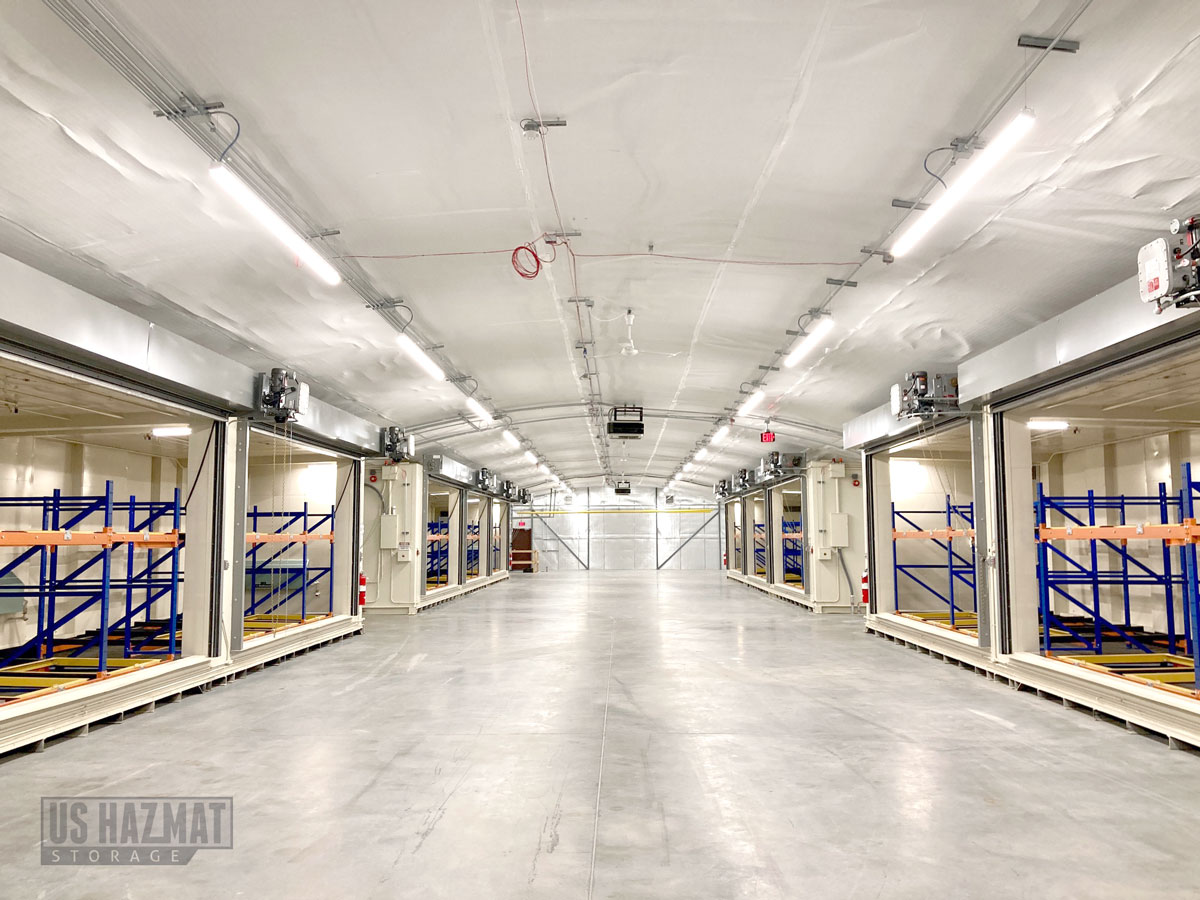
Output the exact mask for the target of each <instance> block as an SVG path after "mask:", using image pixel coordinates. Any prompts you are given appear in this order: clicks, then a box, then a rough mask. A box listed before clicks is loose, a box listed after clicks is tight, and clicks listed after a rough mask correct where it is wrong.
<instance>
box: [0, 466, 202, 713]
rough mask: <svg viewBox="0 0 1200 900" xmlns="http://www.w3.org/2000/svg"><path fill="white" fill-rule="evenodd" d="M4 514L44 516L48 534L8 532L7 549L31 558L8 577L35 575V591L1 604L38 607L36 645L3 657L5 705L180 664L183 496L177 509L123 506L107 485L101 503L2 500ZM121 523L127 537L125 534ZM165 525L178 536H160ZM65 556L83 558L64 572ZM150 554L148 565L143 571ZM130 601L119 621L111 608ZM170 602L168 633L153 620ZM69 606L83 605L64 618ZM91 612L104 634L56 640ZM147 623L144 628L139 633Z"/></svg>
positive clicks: (173, 504) (68, 498)
mask: <svg viewBox="0 0 1200 900" xmlns="http://www.w3.org/2000/svg"><path fill="white" fill-rule="evenodd" d="M0 510H35V511H39V512H40V513H41V523H42V527H41V529H40V530H32V531H0V547H10V548H14V549H22V550H23V552H21V553H20V554H18V555H17V557H16V558H15V559H13V560H11V561H9V562H8V563H6V564H5V565H4V566H2V567H0V577H3V576H13V577H14V578H15V575H14V574H13V573H15V572H16V571H18V570H22V567H26V568H32V567H33V566H34V565H35V564H36V567H37V569H36V571H37V578H36V585H34V584H33V583H32V581H33V579H30V581H31V583H30V584H28V585H17V586H14V585H12V584H8V585H3V586H0V597H4V598H6V599H13V598H18V599H21V600H23V601H28V600H32V599H36V600H37V624H36V631H35V634H34V636H33V637H32V638H30V639H29V640H27V641H25V642H24V643H23V644H21V645H19V646H16V647H10V648H6V649H4V650H0V700H4V699H6V698H7V699H11V698H12V697H13V696H14V695H15V696H22V697H27V696H29V695H30V694H31V693H41V689H40V688H39V685H44V686H45V687H47V688H51V687H52V688H55V689H61V688H62V687H64V686H74V684H75V683H76V682H80V683H82V682H86V681H87V680H90V679H92V678H96V677H106V676H107V675H108V674H110V670H117V671H127V670H128V669H129V668H130V667H131V666H132V665H134V664H140V663H143V662H147V661H148V660H144V659H143V660H139V659H137V658H136V657H138V656H141V657H147V656H161V657H164V658H165V659H172V658H174V657H175V656H176V654H177V650H178V642H177V629H176V628H175V627H171V625H172V623H177V622H178V620H179V586H180V583H181V582H182V579H183V576H182V572H181V566H180V561H181V552H182V549H183V544H184V539H183V534H182V531H181V525H182V517H183V508H182V506H181V504H180V500H179V491H178V489H176V490H175V492H174V495H173V498H172V499H171V500H169V501H138V499H137V498H136V496H130V498H129V500H128V501H119V502H118V501H116V500H115V497H114V486H113V482H112V481H107V482H106V483H105V492H104V494H103V495H99V496H75V495H65V494H63V492H62V491H61V490H55V491H54V492H53V493H52V494H49V495H46V496H33V497H2V498H0ZM119 518H120V519H122V520H123V523H122V524H124V525H125V526H126V529H127V530H124V531H120V530H118V528H117V522H118V519H119ZM97 519H99V520H100V521H97ZM164 520H169V524H170V525H171V529H170V530H169V531H164V530H157V531H156V530H155V529H156V528H159V529H161V526H162V523H163V522H164ZM64 547H65V548H72V549H74V550H77V551H80V552H81V553H82V554H83V556H82V559H81V560H80V561H78V562H77V563H76V564H74V565H73V567H72V568H71V569H70V570H69V571H65V572H64V570H63V567H64V565H65V564H64V563H63V561H62V559H61V556H62V554H61V553H60V549H61V548H64ZM156 551H161V554H160V555H156ZM143 552H144V553H145V563H144V565H139V554H141V553H143ZM122 557H123V559H124V562H125V569H124V577H123V578H122V577H117V576H115V575H114V569H113V563H114V560H118V561H119V560H120V559H121V558H122ZM122 594H123V595H124V598H125V614H124V615H123V616H122V617H121V618H119V619H117V620H116V621H113V620H112V612H113V604H114V601H115V599H116V598H117V597H120V596H121V595H122ZM164 598H165V599H167V600H168V603H169V618H168V619H167V621H166V623H165V624H164V623H155V622H153V621H152V620H151V619H150V616H151V613H152V610H153V605H154V604H155V603H156V602H158V601H160V600H162V599H164ZM68 599H75V600H76V601H77V602H76V603H75V605H74V606H73V607H72V608H71V609H70V610H68V611H66V612H64V613H62V614H61V615H60V614H59V609H60V606H62V605H63V604H62V601H64V600H68ZM91 609H98V612H99V620H100V621H99V626H98V628H96V629H93V630H91V631H87V632H84V633H83V634H79V635H73V636H71V637H69V638H60V637H59V636H58V632H59V630H60V629H61V628H62V627H63V626H65V625H67V624H68V623H70V622H72V621H74V620H75V619H77V618H78V617H79V616H80V615H82V614H83V613H84V612H86V611H88V610H91ZM139 616H144V617H145V621H143V622H141V623H138V622H137V621H136V620H137V618H138V617H139ZM164 634H165V639H164V637H163V635H164ZM114 643H116V644H117V645H118V646H116V647H114V646H113V644H114ZM151 644H153V645H154V646H153V647H152V646H151ZM93 653H94V654H95V655H94V656H92V654H93Z"/></svg>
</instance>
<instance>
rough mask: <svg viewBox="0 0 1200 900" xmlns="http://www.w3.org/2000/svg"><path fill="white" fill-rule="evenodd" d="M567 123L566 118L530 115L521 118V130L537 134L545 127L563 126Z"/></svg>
mask: <svg viewBox="0 0 1200 900" xmlns="http://www.w3.org/2000/svg"><path fill="white" fill-rule="evenodd" d="M566 124H567V120H566V119H535V118H533V117H532V116H530V117H529V118H528V119H522V120H521V130H522V131H524V132H526V133H528V134H536V133H538V132H540V131H541V130H542V129H543V128H563V127H565V126H566Z"/></svg>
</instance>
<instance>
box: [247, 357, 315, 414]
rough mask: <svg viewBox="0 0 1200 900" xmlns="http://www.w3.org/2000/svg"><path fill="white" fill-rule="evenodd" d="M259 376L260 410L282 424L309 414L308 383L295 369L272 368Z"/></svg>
mask: <svg viewBox="0 0 1200 900" xmlns="http://www.w3.org/2000/svg"><path fill="white" fill-rule="evenodd" d="M258 377H259V392H258V405H259V411H260V412H263V413H266V414H267V415H268V416H270V417H271V418H272V419H274V420H275V422H276V423H278V424H280V425H282V424H283V423H284V422H294V421H295V420H296V419H298V418H302V417H304V416H306V415H308V385H307V384H305V383H304V382H303V381H301V380H300V376H299V375H297V374H296V373H295V372H294V371H292V370H291V369H272V370H271V371H270V372H263V373H261V374H260V375H259V376H258Z"/></svg>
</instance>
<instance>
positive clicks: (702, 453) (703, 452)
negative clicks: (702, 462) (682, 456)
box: [696, 447, 708, 459]
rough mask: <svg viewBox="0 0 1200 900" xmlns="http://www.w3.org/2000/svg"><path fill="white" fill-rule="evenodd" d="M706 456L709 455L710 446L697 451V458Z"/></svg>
mask: <svg viewBox="0 0 1200 900" xmlns="http://www.w3.org/2000/svg"><path fill="white" fill-rule="evenodd" d="M706 456H708V448H707V447H701V448H700V449H699V450H697V451H696V459H704V457H706Z"/></svg>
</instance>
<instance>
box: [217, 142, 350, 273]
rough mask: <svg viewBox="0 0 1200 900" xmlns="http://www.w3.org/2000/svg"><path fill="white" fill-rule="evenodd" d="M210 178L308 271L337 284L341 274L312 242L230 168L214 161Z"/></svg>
mask: <svg viewBox="0 0 1200 900" xmlns="http://www.w3.org/2000/svg"><path fill="white" fill-rule="evenodd" d="M208 172H209V174H210V175H211V176H212V179H213V181H215V182H216V183H217V186H218V187H219V188H221V190H223V191H224V192H225V193H227V194H228V195H229V196H230V197H232V198H233V199H234V200H236V201H237V203H238V205H239V206H240V207H241V208H242V209H244V210H246V212H248V213H250V215H251V216H253V217H254V219H255V221H257V222H258V224H259V225H261V226H262V227H263V228H265V229H266V230H267V231H269V232H270V233H271V234H272V235H274V237H275V239H276V240H277V241H279V243H281V244H283V246H285V247H287V248H288V249H289V250H291V251H292V253H294V254H295V255H296V258H297V259H299V260H300V262H302V263H304V265H306V266H308V268H309V269H311V270H312V272H313V274H314V275H316V276H317V277H318V278H320V279H321V280H322V281H323V282H325V283H326V284H329V285H334V284H341V282H342V276H341V275H339V274H338V272H337V269H335V268H334V267H333V266H331V265H330V264H329V260H327V259H326V258H325V257H323V256H322V255H321V254H320V253H318V252H317V251H316V250H315V249H313V246H312V244H310V243H309V242H308V241H306V240H305V239H304V238H302V237H301V236H300V235H299V234H297V233H296V230H295V229H294V228H292V226H291V225H289V224H288V223H287V222H285V221H283V219H282V218H280V216H279V214H278V213H277V212H275V210H273V209H271V207H269V206H267V204H266V203H265V202H264V201H263V199H262V197H260V196H258V194H256V193H255V192H254V191H253V190H251V189H250V187H249V186H248V185H247V184H246V182H244V181H242V179H240V178H238V177H237V176H236V175H235V174H233V171H232V170H230V169H229V168H228V167H226V166H225V165H224V164H222V163H217V164H216V165H215V166H213V167H212V168H210V169H209V170H208Z"/></svg>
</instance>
